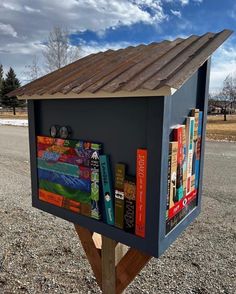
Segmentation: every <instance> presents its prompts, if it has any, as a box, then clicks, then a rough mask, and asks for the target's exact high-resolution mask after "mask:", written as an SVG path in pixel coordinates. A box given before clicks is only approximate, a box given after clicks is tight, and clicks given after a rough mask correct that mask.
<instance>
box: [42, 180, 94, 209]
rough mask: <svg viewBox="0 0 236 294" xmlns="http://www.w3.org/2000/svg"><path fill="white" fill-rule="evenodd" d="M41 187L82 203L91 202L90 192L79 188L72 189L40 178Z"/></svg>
mask: <svg viewBox="0 0 236 294" xmlns="http://www.w3.org/2000/svg"><path fill="white" fill-rule="evenodd" d="M39 188H40V189H42V190H46V191H48V192H52V193H54V194H58V195H61V196H64V197H66V198H69V199H72V200H75V201H78V202H80V203H86V204H90V192H83V191H80V190H77V189H71V188H69V187H65V186H62V185H60V184H56V183H52V182H49V181H47V180H40V179H39Z"/></svg>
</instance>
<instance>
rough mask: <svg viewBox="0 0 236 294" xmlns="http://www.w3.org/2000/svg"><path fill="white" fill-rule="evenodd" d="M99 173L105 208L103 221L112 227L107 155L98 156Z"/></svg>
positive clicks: (111, 194) (109, 175)
mask: <svg viewBox="0 0 236 294" xmlns="http://www.w3.org/2000/svg"><path fill="white" fill-rule="evenodd" d="M100 171H101V179H102V188H103V202H104V208H105V221H106V223H107V224H109V225H114V221H115V220H114V210H113V189H112V180H111V179H112V176H111V167H110V161H109V156H108V155H100Z"/></svg>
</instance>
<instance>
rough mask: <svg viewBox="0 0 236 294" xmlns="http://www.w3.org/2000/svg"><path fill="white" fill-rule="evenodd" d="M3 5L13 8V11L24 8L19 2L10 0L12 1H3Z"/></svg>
mask: <svg viewBox="0 0 236 294" xmlns="http://www.w3.org/2000/svg"><path fill="white" fill-rule="evenodd" d="M2 7H4V8H6V9H9V10H13V11H14V10H15V11H21V10H22V7H21V6H20V5H19V4H18V3H15V2H10V1H7V2H3V3H2Z"/></svg>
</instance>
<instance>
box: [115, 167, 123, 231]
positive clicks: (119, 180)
mask: <svg viewBox="0 0 236 294" xmlns="http://www.w3.org/2000/svg"><path fill="white" fill-rule="evenodd" d="M124 181H125V164H123V163H118V164H116V171H115V226H116V227H118V228H120V229H123V228H124V198H125V197H124Z"/></svg>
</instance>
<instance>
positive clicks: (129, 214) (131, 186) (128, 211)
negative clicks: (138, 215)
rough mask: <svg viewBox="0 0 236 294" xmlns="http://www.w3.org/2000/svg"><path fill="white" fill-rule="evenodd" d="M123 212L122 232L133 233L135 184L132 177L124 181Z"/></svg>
mask: <svg viewBox="0 0 236 294" xmlns="http://www.w3.org/2000/svg"><path fill="white" fill-rule="evenodd" d="M124 194H125V211H124V230H125V231H126V232H129V233H134V232H135V202H136V201H135V200H136V184H135V178H134V177H126V178H125V181H124Z"/></svg>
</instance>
